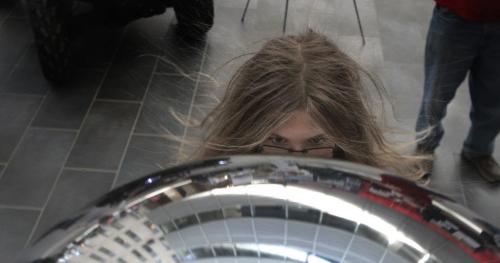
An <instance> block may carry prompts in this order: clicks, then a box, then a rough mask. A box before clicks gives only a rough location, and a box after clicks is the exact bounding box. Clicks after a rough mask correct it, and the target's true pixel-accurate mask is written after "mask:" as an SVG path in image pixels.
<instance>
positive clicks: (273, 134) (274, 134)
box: [269, 133, 288, 141]
mask: <svg viewBox="0 0 500 263" xmlns="http://www.w3.org/2000/svg"><path fill="white" fill-rule="evenodd" d="M273 136H274V137H280V138H282V139H285V140H287V141H288V138H287V137H285V136H281V135H279V134H276V133H272V134H271V136H269V137H273Z"/></svg>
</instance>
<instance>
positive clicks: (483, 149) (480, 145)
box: [464, 23, 500, 155]
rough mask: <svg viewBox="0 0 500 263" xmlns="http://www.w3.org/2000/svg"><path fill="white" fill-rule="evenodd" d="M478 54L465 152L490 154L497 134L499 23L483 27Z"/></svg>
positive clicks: (499, 123)
mask: <svg viewBox="0 0 500 263" xmlns="http://www.w3.org/2000/svg"><path fill="white" fill-rule="evenodd" d="M485 30H487V33H486V35H485V40H484V43H483V45H482V46H481V51H480V55H479V56H478V57H477V59H476V61H475V62H474V64H473V65H472V68H471V72H470V75H469V91H470V96H471V102H472V108H471V112H470V119H471V124H472V125H471V128H470V130H469V134H468V136H467V139H466V140H465V142H464V151H467V152H469V153H475V154H477V155H491V154H492V153H493V150H494V144H495V137H496V136H497V135H498V132H499V131H500V23H498V24H497V25H496V26H495V25H493V24H486V25H485Z"/></svg>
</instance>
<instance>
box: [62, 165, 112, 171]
mask: <svg viewBox="0 0 500 263" xmlns="http://www.w3.org/2000/svg"><path fill="white" fill-rule="evenodd" d="M63 170H66V171H78V172H94V173H115V172H116V170H108V169H94V168H86V167H73V166H65V167H64V168H63Z"/></svg>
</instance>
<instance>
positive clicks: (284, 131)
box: [272, 111, 324, 139]
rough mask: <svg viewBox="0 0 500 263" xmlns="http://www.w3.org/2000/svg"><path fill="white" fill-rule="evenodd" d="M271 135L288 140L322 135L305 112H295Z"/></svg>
mask: <svg viewBox="0 0 500 263" xmlns="http://www.w3.org/2000/svg"><path fill="white" fill-rule="evenodd" d="M272 133H273V134H276V135H279V136H282V137H285V138H288V139H308V138H311V137H315V136H318V135H322V134H324V132H323V131H322V130H321V128H319V126H318V125H317V124H316V123H315V122H314V120H313V119H312V118H311V116H310V115H309V114H308V113H307V112H305V111H295V112H294V113H292V116H291V117H290V118H289V119H288V120H287V121H286V122H285V123H284V124H283V125H281V126H280V127H278V128H276V129H275V130H274V131H273V132H272Z"/></svg>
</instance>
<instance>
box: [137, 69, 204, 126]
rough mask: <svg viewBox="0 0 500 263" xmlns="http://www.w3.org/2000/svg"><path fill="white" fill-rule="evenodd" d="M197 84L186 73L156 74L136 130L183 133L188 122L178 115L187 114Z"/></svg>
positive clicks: (183, 115)
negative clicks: (176, 74)
mask: <svg viewBox="0 0 500 263" xmlns="http://www.w3.org/2000/svg"><path fill="white" fill-rule="evenodd" d="M195 84H196V79H189V78H186V77H182V76H174V75H156V76H154V77H153V81H152V84H151V87H150V90H149V92H148V95H147V97H146V98H145V101H144V106H143V108H142V112H141V116H140V117H139V121H138V123H137V127H136V130H135V132H136V133H152V134H170V135H176V136H182V133H183V132H184V125H183V123H182V122H179V119H177V118H176V117H175V115H174V114H176V115H178V116H180V117H185V116H187V114H188V112H189V105H190V103H191V99H192V97H193V92H194V86H195Z"/></svg>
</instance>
